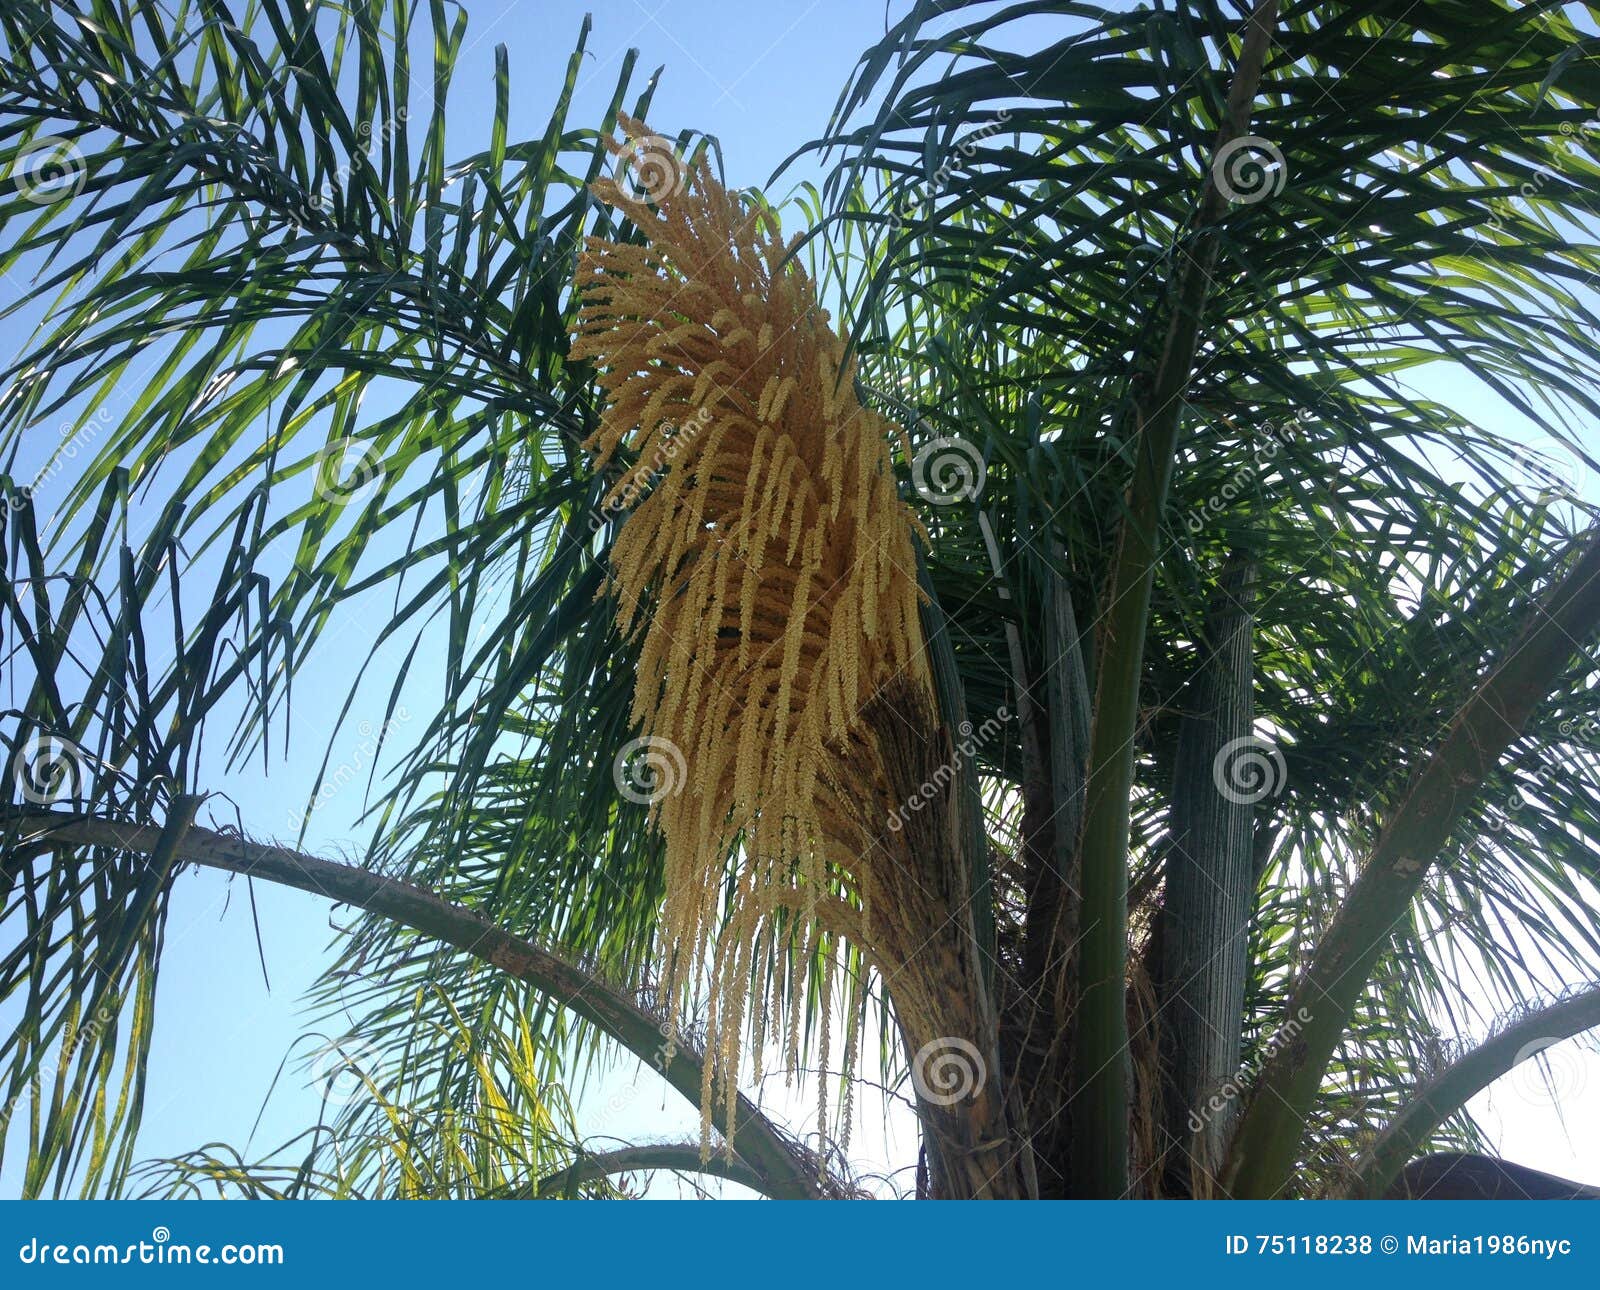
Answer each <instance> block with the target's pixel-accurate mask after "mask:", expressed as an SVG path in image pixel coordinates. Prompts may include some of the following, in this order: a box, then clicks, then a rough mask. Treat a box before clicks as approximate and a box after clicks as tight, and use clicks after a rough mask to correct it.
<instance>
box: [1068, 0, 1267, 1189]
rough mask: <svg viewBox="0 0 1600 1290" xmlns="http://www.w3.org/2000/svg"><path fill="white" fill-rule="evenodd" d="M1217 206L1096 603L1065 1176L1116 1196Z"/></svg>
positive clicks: (1124, 1169)
mask: <svg viewBox="0 0 1600 1290" xmlns="http://www.w3.org/2000/svg"><path fill="white" fill-rule="evenodd" d="M1277 17H1278V6H1277V3H1276V0H1261V2H1260V3H1258V4H1257V5H1256V6H1255V9H1254V10H1253V12H1252V13H1251V15H1250V19H1249V21H1248V22H1247V24H1246V30H1245V36H1244V40H1243V46H1242V48H1241V50H1240V54H1239V66H1238V70H1237V71H1236V72H1235V74H1234V78H1233V84H1232V86H1231V87H1230V89H1229V91H1228V115H1227V119H1226V120H1225V121H1224V122H1223V125H1222V128H1221V129H1220V130H1219V131H1218V133H1217V142H1216V146H1217V148H1218V149H1220V148H1221V147H1222V146H1223V145H1225V144H1226V143H1228V142H1229V141H1230V140H1232V139H1234V138H1237V137H1239V136H1240V135H1242V134H1243V133H1244V132H1245V130H1246V129H1247V128H1248V126H1249V121H1250V106H1251V103H1252V102H1253V100H1254V99H1255V95H1256V86H1257V84H1258V83H1259V82H1260V79H1261V68H1262V65H1263V63H1264V62H1265V61H1266V56H1267V49H1268V46H1269V45H1270V44H1271V40H1272V32H1273V29H1274V28H1275V27H1276V26H1277ZM1226 206H1227V202H1226V200H1225V199H1224V198H1223V196H1222V194H1221V192H1220V191H1219V190H1218V188H1217V185H1216V182H1215V180H1214V179H1213V177H1212V176H1210V175H1209V174H1208V175H1207V178H1206V181H1205V186H1204V188H1203V189H1202V192H1201V197H1200V202H1199V204H1198V209H1197V210H1196V212H1195V223H1194V230H1195V232H1194V236H1193V237H1192V239H1191V241H1190V246H1189V249H1188V251H1187V252H1186V254H1185V255H1184V257H1183V259H1182V265H1183V268H1182V271H1181V272H1180V273H1179V275H1178V277H1177V280H1176V283H1175V284H1174V288H1175V289H1174V292H1173V301H1172V316H1171V321H1170V323H1169V324H1168V328H1167V334H1166V340H1165V343H1164V344H1163V347H1162V351H1161V360H1160V363H1159V364H1158V365H1157V367H1156V370H1155V374H1154V376H1153V378H1152V379H1151V380H1150V382H1149V385H1148V387H1147V388H1146V389H1145V390H1144V391H1143V392H1142V393H1141V395H1140V396H1139V398H1138V399H1137V401H1136V403H1135V413H1134V415H1135V418H1136V425H1137V430H1138V433H1137V435H1136V436H1135V438H1134V443H1133V458H1134V459H1133V482H1132V484H1131V486H1130V487H1129V489H1128V497H1127V506H1126V509H1125V512H1124V515H1123V522H1122V530H1121V532H1120V534H1119V535H1118V539H1117V548H1116V554H1115V555H1114V556H1113V557H1112V561H1111V576H1110V580H1109V581H1108V583H1107V586H1106V593H1105V599H1104V601H1103V602H1102V612H1101V622H1100V635H1099V649H1098V651H1097V656H1096V660H1095V668H1096V687H1095V705H1094V720H1093V724H1092V726H1091V728H1090V733H1089V778H1088V788H1087V792H1086V795H1085V804H1084V822H1083V835H1082V838H1081V841H1080V844H1079V847H1078V854H1079V857H1080V862H1081V864H1082V869H1083V904H1082V911H1083V915H1082V936H1081V938H1080V940H1079V948H1078V969H1079V970H1078V979H1079V990H1080V993H1079V1000H1078V1013H1077V1024H1076V1029H1075V1033H1074V1035H1073V1063H1072V1098H1073V1133H1072V1188H1073V1192H1074V1194H1075V1195H1078V1196H1082V1197H1095V1198H1103V1199H1116V1198H1118V1197H1120V1196H1123V1195H1125V1194H1126V1193H1127V1189H1128V1060H1129V1052H1128V1018H1127V1000H1126V997H1125V996H1126V987H1127V972H1128V829H1129V818H1128V811H1129V799H1130V797H1131V795H1132V792H1133V765H1134V757H1135V754H1136V751H1137V750H1136V746H1135V745H1136V737H1137V731H1138V721H1139V683H1140V680H1141V679H1142V677H1143V673H1144V642H1145V632H1146V629H1147V627H1148V625H1149V618H1150V592H1151V588H1152V587H1153V585H1154V583H1155V570H1156V562H1157V560H1158V559H1159V558H1160V555H1161V550H1162V539H1161V515H1162V512H1163V510H1164V509H1165V508H1166V501H1167V489H1168V486H1169V485H1170V483H1171V481H1172V468H1173V462H1174V458H1175V457H1176V454H1177V449H1178V435H1179V430H1180V428H1181V424H1182V415H1183V393H1184V390H1185V389H1187V388H1188V385H1189V377H1190V372H1191V371H1192V369H1193V367H1194V356H1195V353H1196V351H1197V349H1198V347H1199V344H1200V323H1201V315H1202V313H1203V311H1204V309H1205V304H1206V298H1207V296H1208V295H1209V294H1210V291H1211V274H1212V270H1213V269H1214V268H1215V266H1216V262H1217V253H1218V249H1219V241H1218V237H1217V232H1216V229H1217V225H1218V223H1219V222H1220V220H1221V219H1222V216H1223V213H1224V211H1225V210H1226Z"/></svg>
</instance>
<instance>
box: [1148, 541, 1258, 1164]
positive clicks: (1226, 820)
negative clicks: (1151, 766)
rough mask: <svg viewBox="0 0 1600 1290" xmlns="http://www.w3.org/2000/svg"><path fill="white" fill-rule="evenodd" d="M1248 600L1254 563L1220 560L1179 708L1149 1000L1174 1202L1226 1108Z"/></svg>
mask: <svg viewBox="0 0 1600 1290" xmlns="http://www.w3.org/2000/svg"><path fill="white" fill-rule="evenodd" d="M1254 593H1255V566H1254V562H1253V561H1251V560H1250V559H1248V558H1247V557H1235V558H1233V559H1231V560H1230V561H1229V563H1228V565H1227V567H1226V568H1225V569H1224V570H1223V574H1222V581H1221V583H1220V585H1219V587H1218V590H1217V594H1216V599H1215V601H1214V603H1213V605H1212V608H1211V611H1210V612H1209V614H1208V615H1207V630H1206V641H1205V647H1204V648H1205V656H1204V658H1203V659H1202V662H1201V664H1200V667H1199V669H1198V670H1197V671H1196V673H1195V676H1194V678H1193V680H1192V681H1191V682H1190V684H1189V686H1188V688H1187V691H1186V693H1185V694H1183V695H1182V696H1181V697H1180V699H1179V706H1180V707H1181V708H1182V709H1183V711H1184V713H1185V716H1184V718H1183V721H1182V725H1181V728H1180V734H1179V736H1178V753H1177V763H1176V766H1175V767H1174V770H1173V786H1172V825H1171V832H1172V840H1171V845H1170V849H1169V851H1168V853H1167V859H1166V900H1165V905H1164V908H1163V912H1162V919H1163V925H1162V941H1161V948H1162V963H1161V981H1160V989H1159V992H1158V996H1157V997H1158V999H1159V1000H1160V1013H1159V1018H1160V1022H1159V1024H1160V1027H1161V1031H1160V1034H1161V1058H1162V1069H1163V1071H1164V1072H1165V1074H1166V1088H1165V1097H1164V1106H1163V1121H1164V1128H1165V1141H1164V1143H1163V1148H1164V1155H1165V1157H1166V1172H1167V1174H1168V1175H1169V1177H1171V1178H1172V1179H1173V1182H1174V1186H1175V1187H1176V1188H1178V1189H1180V1190H1181V1191H1182V1192H1184V1193H1192V1192H1193V1191H1194V1190H1196V1189H1197V1188H1199V1187H1200V1186H1201V1180H1202V1179H1210V1178H1212V1177H1214V1176H1215V1174H1216V1172H1217V1170H1218V1168H1219V1166H1220V1165H1221V1146H1222V1143H1223V1142H1224V1141H1225V1137H1226V1132H1225V1131H1226V1128H1227V1126H1228V1123H1229V1120H1230V1116H1231V1110H1232V1108H1231V1107H1230V1106H1229V1105H1228V1104H1226V1103H1222V1104H1219V1105H1215V1106H1213V1105H1209V1103H1210V1102H1211V1100H1212V1098H1213V1095H1214V1094H1216V1092H1217V1090H1218V1089H1219V1088H1220V1087H1221V1086H1222V1085H1223V1084H1224V1083H1226V1082H1227V1081H1228V1080H1229V1079H1230V1078H1232V1077H1233V1075H1234V1074H1235V1073H1236V1072H1237V1071H1238V1068H1239V1045H1240V1025H1241V1019H1242V1018H1243V1015H1244V990H1245V968H1246V958H1247V949H1248V946H1247V941H1246V931H1247V928H1248V924H1249V918H1250V905H1251V896H1252V894H1253V891H1254V886H1255V883H1254V865H1253V863H1252V861H1253V852H1254V849H1255V847H1254V843H1255V836H1254V832H1255V819H1254V816H1255V811H1254V806H1253V802H1252V799H1251V796H1250V794H1248V793H1243V792H1238V791H1234V789H1233V787H1232V786H1231V785H1230V783H1229V781H1228V779H1227V777H1226V773H1227V769H1228V768H1227V766H1226V765H1224V763H1225V762H1228V761H1230V760H1234V759H1236V758H1237V757H1239V756H1248V755H1249V748H1250V745H1249V743H1248V742H1247V741H1248V740H1249V738H1250V731H1251V727H1252V725H1253V724H1254V719H1255V660H1254V653H1253V650H1252V643H1253V642H1252V632H1251V628H1252V626H1253V623H1254V619H1253V617H1252V613H1251V603H1252V601H1253V600H1254Z"/></svg>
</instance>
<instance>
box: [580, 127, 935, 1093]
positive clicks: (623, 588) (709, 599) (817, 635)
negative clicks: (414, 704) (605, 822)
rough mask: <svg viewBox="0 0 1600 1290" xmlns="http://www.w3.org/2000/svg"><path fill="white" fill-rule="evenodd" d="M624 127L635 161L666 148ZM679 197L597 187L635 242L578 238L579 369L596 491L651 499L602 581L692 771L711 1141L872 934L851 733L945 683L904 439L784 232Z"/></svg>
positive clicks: (680, 853)
mask: <svg viewBox="0 0 1600 1290" xmlns="http://www.w3.org/2000/svg"><path fill="white" fill-rule="evenodd" d="M625 128H626V129H627V131H628V133H629V135H630V138H631V140H632V141H633V144H634V146H636V147H638V146H641V145H642V143H643V142H645V141H649V142H651V143H653V144H655V145H659V144H660V143H661V141H660V140H658V139H653V138H652V137H651V136H647V135H646V134H645V133H644V132H643V129H642V127H641V126H639V125H638V124H636V123H633V122H625ZM619 151H620V148H619ZM658 164H659V160H658ZM679 179H680V180H686V182H679V183H676V184H669V185H656V189H657V191H655V192H654V193H652V194H650V195H649V199H646V197H644V196H636V195H634V194H633V193H631V192H628V191H624V190H623V189H621V188H619V186H618V185H617V184H615V183H613V182H610V181H602V182H600V183H598V184H596V186H595V188H596V192H597V194H598V195H599V196H600V198H601V199H602V200H603V201H605V202H606V203H607V204H609V205H611V206H613V207H614V208H616V209H618V210H620V211H621V212H622V213H623V214H625V215H626V216H627V217H628V219H629V220H630V221H632V223H633V224H634V225H636V226H637V227H638V228H639V229H640V230H642V232H643V234H644V235H645V238H646V239H647V241H646V242H645V243H643V244H628V243H620V242H616V241H611V240H606V239H600V238H591V239H589V242H588V246H587V250H586V252H585V255H584V257H583V261H582V265H581V268H580V271H579V289H580V291H581V292H582V301H583V307H582V310H581V314H580V320H579V334H578V336H577V338H576V340H575V342H574V346H573V351H572V352H573V356H574V357H575V358H589V359H592V360H594V361H595V363H596V365H597V368H598V369H599V372H600V377H599V379H600V382H601V385H602V386H603V388H604V391H605V394H606V410H605V414H604V418H603V421H602V424H601V427H600V429H599V431H598V432H597V433H596V434H595V435H594V437H593V438H592V439H591V440H590V442H589V443H588V445H587V447H588V448H589V449H590V450H591V451H592V452H593V454H594V456H595V459H596V465H597V466H601V467H603V466H605V465H606V464H607V463H608V462H611V461H612V460H613V458H614V457H615V456H616V455H617V454H618V452H619V450H621V449H624V448H625V449H626V450H627V452H626V455H627V456H629V457H631V459H632V461H633V462H634V463H635V464H634V465H632V466H631V467H629V468H628V469H626V470H624V471H622V472H621V474H620V476H619V477H618V479H617V481H616V483H615V485H614V487H613V489H612V496H642V498H643V500H642V501H640V502H639V503H638V505H637V506H636V507H635V508H634V509H633V510H632V511H631V512H630V513H629V515H628V516H627V518H626V520H625V521H624V522H623V524H622V527H621V530H620V532H619V535H618V537H617V539H616V543H615V546H614V548H613V551H612V576H613V578H614V581H615V586H616V591H617V597H618V601H619V605H620V610H619V619H620V622H621V625H622V627H623V628H624V630H625V631H627V632H629V633H630V634H634V635H636V636H637V637H638V638H639V639H640V647H639V672H638V680H637V688H636V690H635V693H634V702H633V719H634V721H635V722H636V723H638V725H639V726H640V727H641V728H642V730H643V731H644V732H645V733H646V734H647V735H648V736H649V737H650V738H651V739H653V740H665V741H668V742H670V744H671V745H673V746H674V747H675V748H676V749H677V750H678V751H679V752H680V753H681V754H682V756H683V759H684V765H685V767H686V771H687V774H686V775H685V777H684V783H683V785H682V786H681V788H680V789H679V790H678V791H676V792H673V793H671V794H669V795H667V796H664V797H661V798H660V799H659V800H657V801H655V802H653V803H652V806H651V810H652V813H653V817H654V819H655V821H656V823H657V825H658V826H659V827H660V829H661V830H662V832H663V835H664V837H665V841H666V866H667V868H666V899H665V906H664V910H663V915H662V927H663V936H664V942H665V943H664V946H663V949H664V952H665V954H666V958H667V962H668V963H669V964H670V965H671V969H670V970H671V972H672V974H673V975H672V986H673V988H672V989H671V990H669V992H668V993H669V997H671V998H672V999H673V1000H674V1001H676V999H677V997H678V995H679V994H680V993H681V992H682V988H683V986H684V985H685V984H686V983H689V982H694V981H699V980H701V979H703V977H704V976H705V975H706V973H707V970H708V969H709V980H710V988H709V993H708V996H707V1002H706V1006H707V1010H708V1016H707V1026H708V1053H707V1057H708V1060H707V1062H706V1072H707V1074H706V1079H707V1085H706V1089H705V1094H706V1106H705V1111H706V1115H707V1117H708V1123H709V1116H710V1114H711V1110H712V1101H713V1096H714V1094H713V1088H715V1091H716V1094H718V1095H720V1097H721V1098H725V1099H726V1104H727V1106H728V1108H729V1110H730V1112H731V1109H732V1106H733V1100H734V1088H735V1081H736V1079H737V1076H738V1055H739V1051H740V1045H741V1041H742V1039H743V1038H744V1037H745V1036H746V1035H748V1036H750V1037H751V1039H752V1040H753V1043H754V1046H755V1048H756V1051H757V1052H758V1054H759V1051H760V1048H761V1046H762V1044H763V1042H764V1040H765V1038H766V1036H767V1033H768V1026H769V1022H771V1023H773V1024H776V1023H777V1021H778V1018H779V1017H780V1016H782V1017H783V1018H784V1019H785V1020H786V1021H787V1022H788V1027H789V1051H790V1055H791V1060H792V1059H793V1055H794V1053H795V1052H796V1050H797V1045H798V1038H797V1036H798V1028H797V1027H798V1020H797V1017H796V1013H797V1012H798V1011H799V1008H798V1007H797V1006H796V1002H795V1001H796V1000H797V999H800V998H802V997H803V990H802V988H801V987H802V985H803V980H802V977H801V972H802V971H803V969H804V967H805V965H806V964H807V963H808V962H810V961H812V960H813V956H814V955H815V954H816V952H817V949H818V946H819V945H821V946H824V947H825V948H826V951H827V952H826V953H825V955H824V959H825V964H826V966H825V968H824V973H825V976H826V978H827V980H826V981H825V982H824V983H823V991H824V1002H823V1009H824V1013H826V1011H827V1008H828V1006H829V1004H828V998H827V997H828V994H829V993H830V986H831V982H832V978H833V976H834V966H833V965H834V964H835V963H836V961H837V958H838V954H839V951H838V948H837V946H838V938H839V937H841V936H850V937H852V938H853V937H854V935H855V934H856V933H858V932H859V930H860V926H861V922H862V920H863V919H864V917H865V914H866V912H867V911H865V910H863V909H862V904H863V901H865V900H866V899H867V897H866V894H865V892H864V888H863V884H862V882H861V881H860V877H861V875H860V872H859V870H860V867H861V865H862V864H863V863H864V861H865V859H866V858H865V857H863V856H862V854H861V849H862V837H861V827H860V820H861V819H863V818H866V817H868V816H870V815H871V813H872V812H873V811H876V810H878V809H879V806H880V803H881V802H883V801H886V800H887V798H888V790H887V789H886V788H885V786H884V783H883V779H882V777H881V776H878V775H876V774H875V773H874V772H873V770H872V761H873V758H872V756H871V755H870V747H871V744H872V741H871V740H870V739H864V737H863V734H862V731H861V729H860V727H861V713H862V710H863V708H864V707H865V706H866V705H867V704H868V703H869V702H870V701H871V700H872V699H873V698H874V696H875V695H877V694H878V692H879V691H880V690H881V689H882V688H883V687H884V686H886V685H887V684H889V683H890V682H894V683H895V684H897V685H900V686H906V685H909V686H910V687H912V688H913V689H914V690H915V691H917V692H920V693H924V694H928V693H931V682H930V680H929V678H928V674H927V670H926V663H925V660H924V651H923V641H922V632H921V627H920V623H919V618H918V593H917V587H916V576H915V568H916V565H915V555H914V551H913V547H912V533H913V527H914V524H915V521H914V519H913V518H912V515H911V512H910V510H909V508H908V507H907V506H906V504H905V503H904V502H903V501H902V500H901V498H900V497H899V495H898V492H897V490H896V486H895V481H894V477H893V474H892V470H891V464H890V455H889V437H890V436H891V435H892V434H896V433H899V431H898V428H897V427H895V426H893V425H892V423H890V422H888V421H886V420H884V419H883V418H881V417H879V416H878V415H876V414H875V413H874V412H872V411H871V410H869V409H867V408H864V407H862V405H861V404H860V403H859V402H858V400H857V398H856V395H855V389H854V365H853V363H852V362H850V361H848V359H847V354H846V347H845V345H844V343H843V341H842V340H841V339H840V337H839V336H838V335H836V334H835V333H834V331H833V330H832V328H831V327H830V325H829V320H828V315H827V313H826V312H825V311H824V310H822V309H821V308H820V307H819V306H818V303H817V300H816V293H815V289H814V287H813V285H812V283H811V281H810V279H809V278H808V276H807V275H806V273H805V272H804V271H803V269H802V268H801V267H800V266H799V264H798V263H797V262H795V261H791V260H789V259H788V258H787V257H788V253H789V251H790V250H791V249H792V244H791V245H785V243H784V242H783V241H781V240H780V238H779V236H778V235H777V233H776V229H775V223H776V221H775V219H774V218H773V217H772V216H771V215H770V214H767V213H764V212H762V211H760V210H757V209H754V208H752V207H751V206H749V205H747V204H746V203H745V202H743V201H741V200H740V199H739V197H737V196H736V195H733V194H730V193H728V192H727V191H726V190H725V189H724V188H723V187H722V186H721V185H720V184H719V183H717V182H716V180H715V179H714V178H713V177H712V175H711V173H710V170H709V167H708V166H707V165H706V164H705V162H704V161H703V160H702V161H701V162H700V163H699V164H698V165H697V166H696V167H695V168H694V169H693V171H692V172H691V173H687V174H685V175H680V176H679ZM662 188H667V189H670V191H661V190H662ZM863 748H867V749H868V750H869V751H868V755H867V756H866V757H865V758H863V756H862V752H863ZM863 760H864V761H865V763H866V767H867V770H866V782H857V781H858V779H859V777H860V775H861V766H862V763H863ZM846 764H848V765H849V767H850V774H849V775H842V774H841V773H840V767H841V766H843V765H846ZM847 779H848V780H850V781H851V782H849V783H844V782H843V781H845V780H847ZM874 779H877V780H878V781H879V782H877V783H874V782H872V781H873V780H874ZM844 798H851V799H852V800H842V799H844ZM880 818H882V817H881V816H880ZM729 857H733V858H734V861H733V863H734V868H733V871H732V874H733V876H732V884H731V888H727V887H725V881H726V880H727V879H728V876H729V869H728V864H729ZM868 885H870V884H868ZM725 896H727V897H729V898H728V899H724V897H725ZM858 916H860V917H858ZM819 937H820V938H821V939H820V940H819ZM785 961H787V962H788V964H789V970H788V971H787V972H786V971H785V969H784V966H783V965H784V963H785ZM853 1047H854V1036H853V1035H851V1036H847V1049H853ZM824 1060H825V1058H824Z"/></svg>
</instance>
